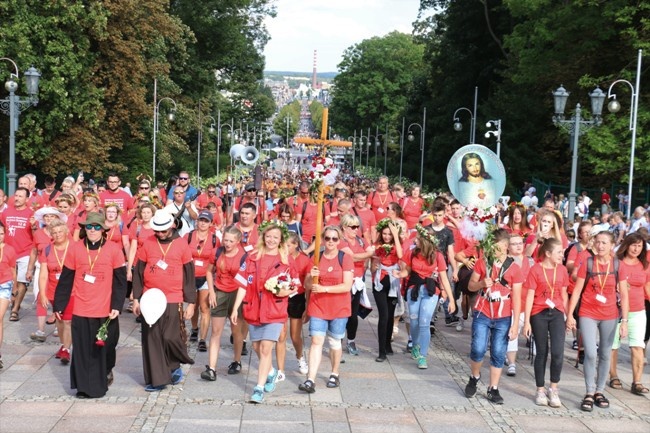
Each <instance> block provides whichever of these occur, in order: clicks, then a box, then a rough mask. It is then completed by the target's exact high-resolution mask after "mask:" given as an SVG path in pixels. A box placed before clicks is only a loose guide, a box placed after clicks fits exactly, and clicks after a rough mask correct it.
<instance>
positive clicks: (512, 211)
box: [503, 203, 530, 238]
mask: <svg viewBox="0 0 650 433" xmlns="http://www.w3.org/2000/svg"><path fill="white" fill-rule="evenodd" d="M503 228H504V229H505V230H506V231H507V232H508V233H511V234H516V235H518V236H521V237H524V238H525V237H526V234H528V233H530V227H528V221H527V218H526V208H525V207H524V205H523V204H521V203H513V204H511V205H510V207H508V222H507V223H506V224H504V225H503Z"/></svg>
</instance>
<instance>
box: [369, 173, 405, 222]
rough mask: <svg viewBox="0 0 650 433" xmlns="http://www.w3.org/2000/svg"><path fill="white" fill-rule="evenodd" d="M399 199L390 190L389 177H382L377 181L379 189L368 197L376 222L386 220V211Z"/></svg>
mask: <svg viewBox="0 0 650 433" xmlns="http://www.w3.org/2000/svg"><path fill="white" fill-rule="evenodd" d="M397 201H398V200H397V197H395V194H393V192H392V191H391V190H389V189H388V177H386V176H382V177H380V178H379V179H378V180H377V189H376V190H375V191H373V192H372V193H370V195H369V196H368V204H369V205H370V208H371V209H372V213H373V214H375V220H377V221H381V220H382V219H384V218H386V216H387V215H386V211H387V210H388V205H389V204H390V203H391V202H395V203H397Z"/></svg>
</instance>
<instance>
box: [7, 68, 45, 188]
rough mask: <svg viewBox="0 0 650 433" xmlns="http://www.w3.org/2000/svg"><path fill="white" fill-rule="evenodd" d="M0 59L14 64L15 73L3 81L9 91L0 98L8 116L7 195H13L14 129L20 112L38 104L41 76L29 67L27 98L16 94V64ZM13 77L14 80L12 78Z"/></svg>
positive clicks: (14, 175) (26, 78)
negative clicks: (6, 97) (5, 95)
mask: <svg viewBox="0 0 650 433" xmlns="http://www.w3.org/2000/svg"><path fill="white" fill-rule="evenodd" d="M0 60H6V61H8V62H10V63H11V64H12V65H13V66H14V70H15V73H11V75H10V76H9V79H8V80H7V81H6V82H5V89H7V91H8V92H9V98H8V99H0V111H2V112H3V113H4V114H6V115H8V116H9V174H7V178H8V179H9V191H8V192H9V195H13V194H14V192H15V191H16V177H18V175H17V174H16V131H17V130H18V124H19V117H20V113H21V112H22V111H24V110H26V109H28V108H29V107H31V106H34V107H35V106H36V105H37V104H38V81H39V80H40V78H41V74H40V72H38V70H36V68H34V66H32V67H30V68H29V69H28V70H27V71H25V83H26V85H27V95H29V97H28V98H27V99H23V98H21V97H20V96H16V90H18V83H17V81H18V80H19V79H20V77H19V76H18V66H17V65H16V62H14V61H13V60H11V59H10V58H8V57H1V58H0ZM14 79H15V80H14Z"/></svg>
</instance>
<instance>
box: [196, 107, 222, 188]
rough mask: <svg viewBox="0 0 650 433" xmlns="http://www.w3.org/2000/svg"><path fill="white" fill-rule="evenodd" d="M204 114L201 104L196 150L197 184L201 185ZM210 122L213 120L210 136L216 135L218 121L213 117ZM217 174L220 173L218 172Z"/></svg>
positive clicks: (210, 117)
mask: <svg viewBox="0 0 650 433" xmlns="http://www.w3.org/2000/svg"><path fill="white" fill-rule="evenodd" d="M202 116H203V113H202V112H201V103H200V102H199V131H198V143H197V146H196V148H197V150H196V184H197V185H200V182H201V144H202V142H203V117H202ZM208 120H212V123H211V124H210V129H209V132H210V134H214V133H215V131H216V130H215V127H214V126H215V123H217V121H216V120H215V119H214V117H212V116H208ZM217 159H219V155H218V154H217ZM217 174H219V172H218V171H217Z"/></svg>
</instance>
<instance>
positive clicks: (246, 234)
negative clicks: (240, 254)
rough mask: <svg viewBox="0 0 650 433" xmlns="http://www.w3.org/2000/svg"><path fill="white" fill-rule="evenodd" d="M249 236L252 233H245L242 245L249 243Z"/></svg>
mask: <svg viewBox="0 0 650 433" xmlns="http://www.w3.org/2000/svg"><path fill="white" fill-rule="evenodd" d="M248 235H250V232H244V233H243V234H242V240H241V241H242V243H244V244H247V243H248Z"/></svg>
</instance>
